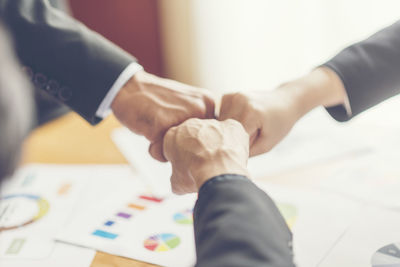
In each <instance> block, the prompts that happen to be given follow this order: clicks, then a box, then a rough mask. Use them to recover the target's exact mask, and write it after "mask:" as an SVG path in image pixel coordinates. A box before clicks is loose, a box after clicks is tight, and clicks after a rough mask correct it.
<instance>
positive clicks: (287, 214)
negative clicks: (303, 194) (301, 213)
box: [277, 203, 297, 229]
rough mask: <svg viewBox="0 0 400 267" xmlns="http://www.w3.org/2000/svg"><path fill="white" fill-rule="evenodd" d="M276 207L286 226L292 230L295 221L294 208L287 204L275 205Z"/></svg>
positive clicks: (295, 212) (295, 210)
mask: <svg viewBox="0 0 400 267" xmlns="http://www.w3.org/2000/svg"><path fill="white" fill-rule="evenodd" d="M277 206H278V209H279V211H280V212H281V214H282V216H283V218H284V219H285V221H286V224H287V225H288V226H289V228H290V229H292V228H293V226H294V224H295V223H296V220H297V209H296V207H295V206H293V205H291V204H288V203H277Z"/></svg>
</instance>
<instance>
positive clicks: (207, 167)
mask: <svg viewBox="0 0 400 267" xmlns="http://www.w3.org/2000/svg"><path fill="white" fill-rule="evenodd" d="M346 98H347V96H346V92H345V89H344V87H343V84H342V83H341V80H340V78H339V77H338V76H337V75H336V74H335V73H334V72H333V71H331V70H328V69H324V68H318V69H316V70H314V71H312V72H311V73H310V74H308V75H306V76H304V77H302V78H300V79H297V80H294V81H292V82H290V83H286V84H284V85H282V86H280V87H279V88H278V89H276V90H273V91H264V92H253V93H249V94H243V93H234V94H227V95H225V96H223V97H222V101H221V109H220V116H219V120H220V121H217V120H215V119H214V107H215V104H214V100H213V97H212V96H211V95H210V93H209V92H207V91H204V90H200V89H197V88H194V87H191V86H188V85H184V84H181V83H178V82H175V81H171V80H167V79H162V78H158V77H156V76H153V75H150V74H148V73H146V72H140V73H137V74H136V75H135V76H134V77H133V78H132V79H131V80H130V81H129V82H128V83H127V84H126V86H125V87H124V88H123V89H122V90H121V92H120V93H119V94H118V95H117V97H116V99H115V100H114V102H113V104H112V108H113V111H114V113H115V115H116V116H117V118H118V119H119V120H120V121H121V122H122V123H124V124H125V125H126V126H127V127H128V128H129V129H131V130H132V131H133V132H135V133H138V134H141V135H144V136H146V137H147V138H148V139H149V140H150V141H151V145H150V149H149V150H150V154H151V155H152V156H153V157H154V158H155V159H158V160H160V161H166V160H168V161H170V162H171V164H172V168H173V174H172V177H171V183H172V188H173V191H174V192H176V193H178V194H183V193H189V192H196V191H197V190H198V189H199V188H200V186H201V185H202V184H203V183H204V182H205V181H206V180H207V179H210V178H211V177H213V176H216V175H220V174H224V173H236V174H246V173H247V170H246V162H247V159H248V156H249V154H250V155H251V156H254V155H258V154H261V153H265V152H267V151H269V150H270V149H271V148H273V147H274V146H275V145H276V144H277V143H279V141H281V140H282V139H283V138H284V137H285V136H286V135H287V134H288V132H289V131H290V129H291V128H292V127H293V125H294V124H295V123H296V121H297V120H299V119H300V118H301V117H302V116H303V115H304V114H305V113H307V112H308V111H310V110H311V109H313V108H314V107H317V106H319V105H323V106H332V105H339V104H343V103H345V99H346ZM190 118H197V119H190ZM207 119H208V120H207ZM209 119H212V120H209ZM167 131H168V132H167ZM246 132H247V133H246ZM164 136H165V137H164Z"/></svg>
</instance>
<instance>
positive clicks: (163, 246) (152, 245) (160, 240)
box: [143, 234, 181, 252]
mask: <svg viewBox="0 0 400 267" xmlns="http://www.w3.org/2000/svg"><path fill="white" fill-rule="evenodd" d="M180 243H181V239H180V238H179V237H178V236H177V235H174V234H159V235H153V236H150V237H149V238H148V239H146V240H145V241H144V242H143V245H144V247H145V248H146V249H148V250H151V251H155V252H164V251H169V250H171V249H174V248H176V247H177V246H179V244H180Z"/></svg>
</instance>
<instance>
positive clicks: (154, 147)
mask: <svg viewBox="0 0 400 267" xmlns="http://www.w3.org/2000/svg"><path fill="white" fill-rule="evenodd" d="M111 107H112V110H113V112H114V114H115V116H116V117H117V119H118V120H119V121H121V123H122V124H124V125H125V126H126V127H128V128H129V129H130V130H131V131H133V132H134V133H137V134H140V135H144V136H145V137H146V138H147V139H148V140H149V141H150V142H151V145H150V148H149V152H150V154H151V155H152V156H153V158H155V159H157V160H159V161H165V158H164V154H163V151H162V148H163V143H162V141H163V137H164V134H165V133H166V131H167V130H168V129H169V128H170V127H172V126H176V125H179V124H180V123H182V122H184V121H185V120H187V119H189V118H201V119H206V118H214V100H213V97H212V96H211V94H210V93H209V92H208V91H206V90H201V89H199V88H195V87H192V86H189V85H186V84H182V83H179V82H176V81H172V80H168V79H163V78H160V77H157V76H154V75H151V74H149V73H146V72H145V71H140V72H138V73H136V74H135V75H134V76H133V77H132V79H131V80H130V81H128V82H127V84H126V85H125V86H124V87H123V88H122V90H121V91H120V92H119V93H118V95H117V96H116V98H115V99H114V101H113V103H112V105H111Z"/></svg>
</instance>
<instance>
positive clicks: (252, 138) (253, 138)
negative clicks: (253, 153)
mask: <svg viewBox="0 0 400 267" xmlns="http://www.w3.org/2000/svg"><path fill="white" fill-rule="evenodd" d="M260 133H261V131H260V130H259V129H258V130H257V131H255V132H254V133H253V134H252V135H250V142H249V144H250V147H251V146H253V144H254V143H255V142H256V140H257V139H258V138H259V137H260Z"/></svg>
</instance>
